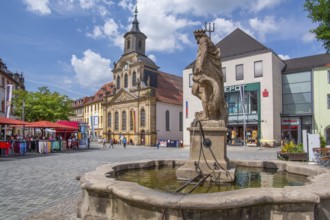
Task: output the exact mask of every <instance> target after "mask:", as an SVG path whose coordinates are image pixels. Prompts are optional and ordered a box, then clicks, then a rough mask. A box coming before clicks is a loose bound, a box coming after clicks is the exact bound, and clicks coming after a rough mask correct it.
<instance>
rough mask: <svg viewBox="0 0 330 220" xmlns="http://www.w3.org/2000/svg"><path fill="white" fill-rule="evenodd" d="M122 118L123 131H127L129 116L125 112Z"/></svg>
mask: <svg viewBox="0 0 330 220" xmlns="http://www.w3.org/2000/svg"><path fill="white" fill-rule="evenodd" d="M121 117H122V118H121V130H123V131H126V122H127V116H126V112H125V111H123V113H122V115H121Z"/></svg>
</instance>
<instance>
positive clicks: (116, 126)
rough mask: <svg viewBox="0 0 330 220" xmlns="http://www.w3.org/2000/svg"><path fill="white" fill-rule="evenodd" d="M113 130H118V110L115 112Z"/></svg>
mask: <svg viewBox="0 0 330 220" xmlns="http://www.w3.org/2000/svg"><path fill="white" fill-rule="evenodd" d="M115 130H116V131H118V130H119V114H118V112H115Z"/></svg>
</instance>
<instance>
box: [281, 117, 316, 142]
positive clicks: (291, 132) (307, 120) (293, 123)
mask: <svg viewBox="0 0 330 220" xmlns="http://www.w3.org/2000/svg"><path fill="white" fill-rule="evenodd" d="M281 129H282V131H281V133H282V139H283V141H285V142H289V141H293V143H295V144H299V143H302V131H303V130H306V131H307V133H312V116H311V115H306V116H296V115H295V116H282V119H281Z"/></svg>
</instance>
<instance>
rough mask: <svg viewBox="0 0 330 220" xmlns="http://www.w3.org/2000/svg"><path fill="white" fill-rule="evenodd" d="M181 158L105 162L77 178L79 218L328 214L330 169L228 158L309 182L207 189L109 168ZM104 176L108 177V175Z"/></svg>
mask: <svg viewBox="0 0 330 220" xmlns="http://www.w3.org/2000/svg"><path fill="white" fill-rule="evenodd" d="M173 163H175V164H180V165H182V164H184V163H185V161H181V160H148V161H138V162H131V163H116V164H106V165H103V166H101V167H98V168H97V169H96V170H95V171H92V172H89V173H86V174H84V175H83V176H82V177H81V179H80V184H81V188H82V197H81V200H80V202H79V203H78V212H77V213H78V217H80V218H82V219H101V220H102V219H104V220H105V219H109V220H115V219H116V220H117V219H118V220H125V219H127V220H129V219H299V220H300V219H329V218H330V187H329V186H330V170H328V169H326V168H322V167H318V166H315V165H308V164H305V163H297V162H283V161H267V162H266V161H230V164H231V165H232V166H235V165H236V166H238V165H239V166H246V167H259V168H277V169H282V170H284V171H287V172H290V173H295V174H300V175H308V176H309V180H310V183H309V184H306V185H304V186H288V187H284V188H248V189H239V190H235V191H227V192H219V193H208V194H178V193H167V192H162V191H157V190H153V189H149V188H146V187H143V186H140V185H139V184H137V183H133V182H123V181H119V180H117V179H116V178H115V172H117V171H120V170H127V169H136V168H146V167H152V166H160V165H171V164H173ZM109 177H110V178H109Z"/></svg>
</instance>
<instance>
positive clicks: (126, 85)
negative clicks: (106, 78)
mask: <svg viewBox="0 0 330 220" xmlns="http://www.w3.org/2000/svg"><path fill="white" fill-rule="evenodd" d="M124 87H125V88H127V87H128V76H127V74H125V76H124Z"/></svg>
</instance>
